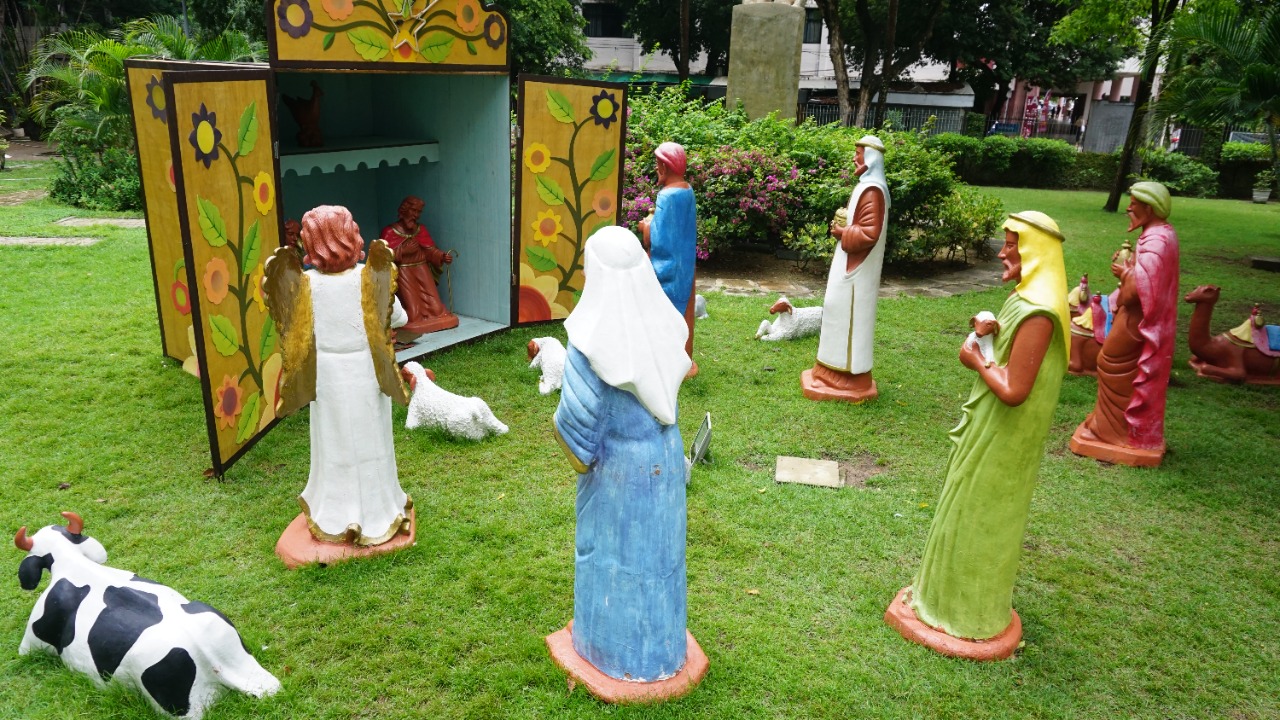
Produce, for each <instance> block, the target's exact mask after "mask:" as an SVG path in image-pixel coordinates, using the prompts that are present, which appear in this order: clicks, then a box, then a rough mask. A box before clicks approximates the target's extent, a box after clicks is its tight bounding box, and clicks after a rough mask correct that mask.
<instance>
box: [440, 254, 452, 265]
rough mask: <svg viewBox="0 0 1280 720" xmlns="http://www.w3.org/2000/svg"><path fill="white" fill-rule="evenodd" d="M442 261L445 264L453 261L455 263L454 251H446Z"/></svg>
mask: <svg viewBox="0 0 1280 720" xmlns="http://www.w3.org/2000/svg"><path fill="white" fill-rule="evenodd" d="M442 262H443V263H444V264H445V265H449V264H452V263H453V253H445V254H444V259H443V260H442Z"/></svg>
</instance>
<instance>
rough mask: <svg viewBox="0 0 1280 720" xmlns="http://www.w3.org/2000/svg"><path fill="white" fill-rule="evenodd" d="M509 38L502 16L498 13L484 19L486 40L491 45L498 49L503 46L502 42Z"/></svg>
mask: <svg viewBox="0 0 1280 720" xmlns="http://www.w3.org/2000/svg"><path fill="white" fill-rule="evenodd" d="M506 39H507V28H506V26H504V25H503V24H502V18H501V17H499V16H498V15H497V14H496V13H495V14H493V15H490V16H489V17H487V18H485V20H484V41H485V44H487V45H488V46H489V47H491V48H493V49H494V50H497V49H498V48H500V47H502V42H503V41H504V40H506Z"/></svg>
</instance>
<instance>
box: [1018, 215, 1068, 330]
mask: <svg viewBox="0 0 1280 720" xmlns="http://www.w3.org/2000/svg"><path fill="white" fill-rule="evenodd" d="M1004 229H1005V230H1009V231H1011V232H1014V233H1017V235H1018V255H1019V256H1020V257H1021V258H1022V279H1020V280H1019V281H1018V286H1017V287H1015V288H1014V292H1016V293H1018V294H1019V295H1021V296H1022V297H1023V298H1024V299H1026V300H1027V301H1028V302H1031V303H1033V304H1035V305H1039V306H1041V307H1047V308H1050V309H1052V310H1053V312H1054V313H1055V314H1056V315H1057V316H1058V328H1059V329H1060V330H1061V332H1062V340H1063V350H1064V351H1065V352H1066V353H1067V354H1068V356H1070V353H1071V313H1070V312H1068V311H1067V267H1066V263H1065V262H1064V261H1063V259H1062V242H1063V239H1064V238H1063V237H1062V231H1060V230H1058V223H1056V222H1054V221H1053V218H1051V217H1049V216H1048V215H1045V214H1044V213H1042V212H1036V211H1035V210H1027V211H1024V212H1016V213H1011V214H1010V215H1009V219H1008V220H1006V221H1005V223H1004Z"/></svg>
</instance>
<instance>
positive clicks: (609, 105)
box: [590, 90, 618, 130]
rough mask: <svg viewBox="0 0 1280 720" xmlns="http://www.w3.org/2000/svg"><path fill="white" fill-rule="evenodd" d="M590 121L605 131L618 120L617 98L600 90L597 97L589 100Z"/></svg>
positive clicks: (606, 91)
mask: <svg viewBox="0 0 1280 720" xmlns="http://www.w3.org/2000/svg"><path fill="white" fill-rule="evenodd" d="M590 112H591V119H592V120H595V122H596V124H597V125H603V126H604V129H605V130H608V129H609V125H610V124H611V123H613V122H614V121H615V120H617V119H618V98H617V96H615V95H614V94H613V93H611V92H609V91H608V90H601V91H600V94H599V95H596V96H594V97H592V98H591V110H590Z"/></svg>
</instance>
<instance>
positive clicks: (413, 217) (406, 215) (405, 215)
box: [400, 203, 422, 225]
mask: <svg viewBox="0 0 1280 720" xmlns="http://www.w3.org/2000/svg"><path fill="white" fill-rule="evenodd" d="M421 215H422V208H420V207H418V206H417V205H414V204H412V203H405V204H404V205H401V206H400V219H401V220H403V221H404V222H405V224H406V225H417V224H418V218H419V217H420V216H421Z"/></svg>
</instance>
